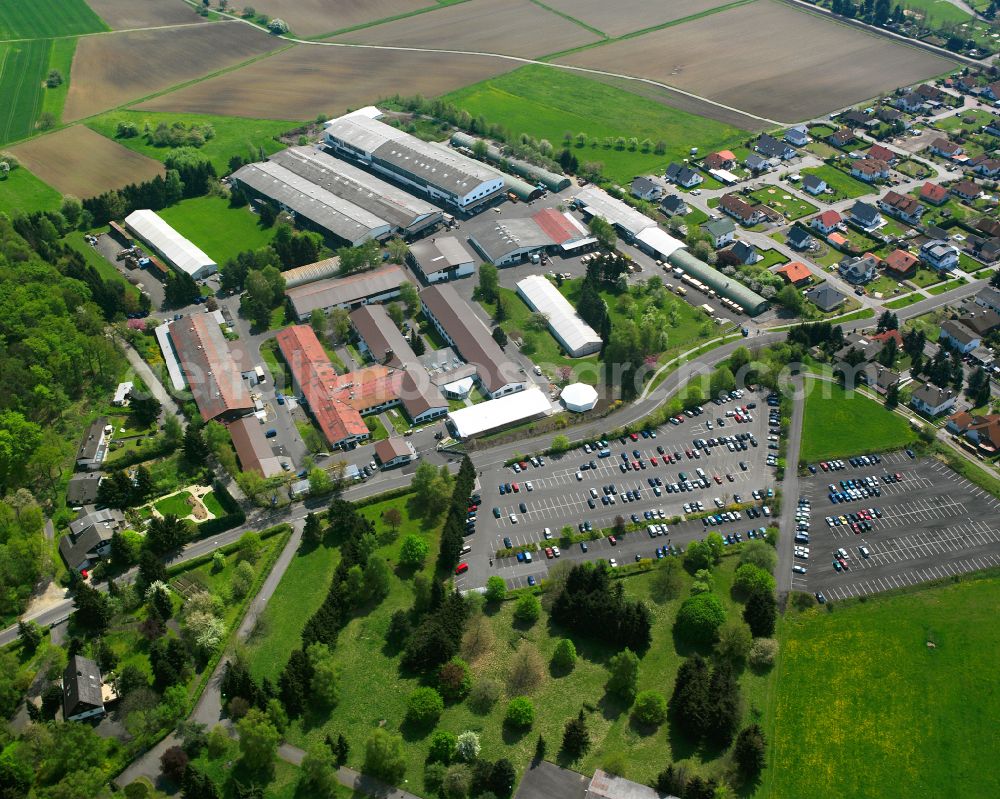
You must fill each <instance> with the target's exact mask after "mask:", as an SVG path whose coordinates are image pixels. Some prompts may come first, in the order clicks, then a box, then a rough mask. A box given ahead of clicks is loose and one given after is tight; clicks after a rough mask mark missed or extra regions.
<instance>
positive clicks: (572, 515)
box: [457, 392, 777, 588]
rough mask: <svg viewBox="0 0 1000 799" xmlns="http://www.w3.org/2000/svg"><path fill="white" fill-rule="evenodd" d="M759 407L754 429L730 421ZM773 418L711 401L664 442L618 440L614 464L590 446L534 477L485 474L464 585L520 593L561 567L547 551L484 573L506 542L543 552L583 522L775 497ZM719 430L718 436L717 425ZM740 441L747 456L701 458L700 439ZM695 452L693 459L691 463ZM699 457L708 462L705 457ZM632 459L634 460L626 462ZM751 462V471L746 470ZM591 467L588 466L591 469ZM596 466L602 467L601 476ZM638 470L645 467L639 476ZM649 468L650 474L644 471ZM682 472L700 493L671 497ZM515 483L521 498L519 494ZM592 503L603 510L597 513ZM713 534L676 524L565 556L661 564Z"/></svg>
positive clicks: (713, 452)
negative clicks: (672, 548) (502, 584)
mask: <svg viewBox="0 0 1000 799" xmlns="http://www.w3.org/2000/svg"><path fill="white" fill-rule="evenodd" d="M749 403H755V405H756V407H755V408H751V409H749V415H750V417H752V420H751V421H746V422H744V423H738V422H736V421H735V418H734V417H733V416H729V417H727V416H726V413H727V411H728V412H730V413H733V412H734V411H735V409H736V408H737V407H738V406H743V405H749ZM769 410H770V408H769V407H768V405H767V404H766V402H765V395H763V394H757V393H753V394H752V393H750V392H747V393H745V394H744V396H743V397H742V398H739V399H737V400H733V401H729V402H727V403H724V404H723V405H715V404H714V403H711V402H709V403H707V404H706V405H705V406H704V413H702V414H701V415H700V416H694V417H687V416H685V417H683V418H684V421H683V422H681V423H679V424H677V425H672V424H666V425H663V426H662V427H660V428H657V429H656V430H655V431H654V432H655V433H656V437H655V438H653V437H649V438H643V437H642V436H641V435H637V438H636V439H635V440H632V439H631V438H630V437H626V439H625V443H622V442H621V441H620V440H619V439H613V440H609V441H608V446H607V450H608V454H607V455H606V456H605V457H601V456H600V454H599V451H594V452H590V453H587V452H585V451H584V449H583V448H576V449H574V450H572V451H570V452H567V453H565V454H563V455H561V456H560V457H558V458H545V459H544V465H543V466H541V467H534V466H530V465H529V466H528V468H527V470H526V471H523V472H520V473H515V472H514V471H513V469H512V468H509V467H498V468H496V469H493V470H490V471H488V472H485V473H484V474H483V475H481V477H480V482H481V485H482V491H481V499H482V501H481V503H480V505H479V512H478V519H477V523H476V532H475V533H474V534H473V535H471V536H469V537H468V538H467V539H466V543H467V544H469V545H470V546H472V547H473V551H472V552H471V553H469V555H468V557H467V560H468V561H469V564H470V571H469V572H467V573H466V574H464V575H461V576H460V577H459V578H458V581H457V582H458V583H459V587H460V588H461V587H463V586H464V587H472V586H477V585H482V584H483V583H484V582H485V579H486V577H488V576H489V575H491V574H497V573H499V574H501V575H502V576H504V577H505V578H506V579H507V582H508V584H510V585H512V586H517V585H523V584H524V582H525V581H526V579H527V577H528V576H529V575H531V576H534V577H535V578H536V579H540V578H541V577H543V576H544V575H545V573H546V572H547V570H548V565H551V564H552V563H553V562H554V560H548V559H546V556H545V554H544V552H536V553H534V554H533V561H532V562H531V563H519V562H518V561H517V560H516V559H514V558H512V557H507V558H500V559H495V558H494V563H493V565H492V566H489V567H487V569H485V570H483V569H482V567H483V566H486V564H485V563H483V562H482V561H486V560H487V558H488V557H493V555H494V553H495V552H496V551H498V550H500V549H504V548H506V542H505V540H504V539H508V540H509V541H510V543H511V545H512V546H513V547H515V548H516V547H521V546H524V545H526V544H532V543H538V544H541V543H542V542H544V541H545V529H546V528H548V529H549V531H550V532H551V535H552V537H553V540H556V539H558V538H559V536H560V535H561V531H562V528H563V527H564V526H569V527H571V528H572V529H573V532H574V533H577V532H578V530H579V525H580V524H583V523H586V522H589V523H590V525H591V527H592V528H593V529H595V530H598V529H602V528H610V527H612V526H613V525H614V523H615V519H616V518H617V517H618V516H622V517H624V518H625V520H626V521H627V522H633V521H634V519H633V518H632V516H633V514H634V515H635V517H637V518H638V519H639V523H641V524H642V525H644V526H645V525H647V524H652V523H655V522H657V521H658V520H657V519H650V520H647V519H646V518H645V517H644V515H645V513H646V512H647V511H659V510H662V511H663V515H664V516H665V517H667V518H669V517H672V516H682V517H683V516H685V511H684V508H683V506H684V504H685V503H691V502H696V501H700V502H701V503H702V504H703V505H704V510H705V511H706V512H707V511H710V510H717V503H715V501H714V500H715V499H716V498H718V499H719V500H720V502H721V503H722V504H723V505H731V504H733V503H734V502H737V501H740V502H745V503H752V502H754V499H753V497H752V492H753V491H755V490H759V491H761V492H764V493H765V494H766V491H767V489H769V488H770V489H772V490H773V489H774V488H775V485H774V471H773V469H771V468H769V467H768V466H767V464H766V461H767V457H768V455H772V456H776V455H777V452H776V450H775V449H769V447H768V445H769V444H772V443H774V444H775V446H776V442H772V441H770V440H769V438H768V436H769V435H771V434H772V433H771V432H770V431H769V426H768V412H769ZM720 419H721V420H722V421H723V426H722V427H719V425H718V421H719V420H720ZM709 422H711V425H712V426H711V429H710V428H709V427H708V424H709ZM738 435H744V436H745V437H746V440H744V441H743V442H742V444H743V445H744V446H746V449H745V450H743V449H742V448H739V449H737V448H736V446H735V445H734V449H735V451H730V450H729V448H728V446H727V445H726V444H719V445H716V446H709V447H707V448H702V449H700V450H699V449H698V448H697V447H695V446H694V443H693V442H694V440H695V439H704V440H706V442H707V441H708V440H709V439H712V438H718V437H721V436H738ZM750 435H752V436H753V437H754V438H755V439H756V441H757V446H756V447H755V446H753V445H752V442H751V441H750V439H749V436H750ZM773 435H777V433H776V432H775V433H773ZM661 448H662V450H663V453H664V454H666V455H667V456H668V458H670V457H672V458H673V459H674V461H675V462H673V463H670V462H665V461H664V454H661V453H660V451H659V450H660V449H661ZM636 452H638V456H637V455H636ZM688 452H690V453H691V455H690V456H689V455H688V454H687V453H688ZM696 452H697V453H698V455H699V457H695V453H696ZM623 454H624V455H625V456H626V459H623V458H622V455H623ZM678 455H679V456H680V457H679V458H677V456H678ZM654 459H655V463H654ZM741 462H742V463H743V464H744V465H745V467H746V468H741V466H740V463H741ZM626 463H627V471H624V472H623V471H622V465H624V464H626ZM584 464H586V466H587V468H583V467H584ZM591 464H593V466H594V467H595V468H591ZM633 464H640V465H639V467H638V469H636V468H635V466H634V465H633ZM642 464H644V465H645V468H642ZM698 469H701V470H703V472H704V474H705V480H707V481H708V486H707V487H702V486H701V485H699V484H697V483H695V481H698V480H699V479H700V477H699V475H698V471H697V470H698ZM682 472H683V473H684V474H685V476H686V477H687V479H688V481H689V482H691V483H692V484H693V486H694V487H693V488H692V490H686V491H676V492H672V491H669V490H668V485H669V484H675V483H677V484H679V483H680V480H681V478H680V474H681V473H682ZM578 475H579V477H578ZM657 478H659V480H660V482H661V483H662V484H663V485H662V486H657V487H656V490H654V487H653V486H650V484H649V481H650V480H651V479H652V480H653V481H654V482H655V481H656V479H657ZM515 483H516V484H517V491H514V488H513V487H514V484H515ZM501 484H503V485H505V486H506V485H507V484H509V485H510V486H511V488H510V490H509V491H508V490H506V488H505V489H504V493H503V494H501V493H500V490H501V489H500V486H501ZM529 484H530V488H529ZM611 486H614V491H613V493H612V492H611V491H610V489H611ZM679 487H680V486H679V485H678V488H679ZM657 490H658V491H659V495H657V493H656V491H657ZM630 491H631V492H636V491H638V494H639V497H638V499H634V500H632V501H629V500H628V499H627V496H628V492H630ZM595 494H596V496H594V495H595ZM734 495H735V496H736V497H739V500H737V499H735V498H734ZM604 498H606V502H605V499H604ZM522 503H524V505H523V507H524V510H522ZM590 504H593V506H594V507H590ZM756 504H757V506H758V507H760V506H762V505H763V504H766V497H765V499H764V500H763V501H761V502H758V503H756ZM494 509H496V510H495V511H494ZM497 514H499V516H497ZM513 519H516V521H514V520H513ZM767 523H768V519H767V518H766V517H763V516H761V517H760V518H756V519H752V518H748V516H747V515H746V513H744V514H743V518H742V519H741V520H740V521H738V522H733V523H731V524H722V525H719V526H713V527H711V528H709V529H712V530H717V531H718V532H720V533H722V534H723V535H725V534H727V533H735V532H736V531H740V532H742V533H745V532H746V531H747V530H748V529H751V528H757V527H761V526H766V524H767ZM705 533H706V527H705V525H704V523H703V522H702V521H701V520H700V519H699V520H697V521H690V522H682V523H681V524H680V525H673V526H671V527H670V529H669V531H668V533H667V534H666V536H660V537H657V538H655V539H651V538H650V537H649V535H648V533H647V532H646V530H645V529H643V530H642V531H639V532H632V533H629V534H628V535H627V536H625V538H624V539H623V540H622V541H621V542H620V543H619V544H618V545H617V546H616V547H612V546H611V544H610V542H609V541H608V539H607V538H603V539H599V540H596V541H589V542H587V543H588V551H587V552H583V551H582V549H581V548H580V546H579V544H574V545H573V546H572V547H569V548H568V550H571V551H565V550H564V551H563V552H562V553H561V554H562V557H563V558H570V559H592V560H593V559H597V558H602V557H603V558H608V557H616V559H617V560H618V562H619V563H622V562H625V561H631V560H634V557H635V554H636V553H639V554H640V555H641V556H642V557H655V549H656V548H657V547H658V546H662V545H664V544H666V543H667V539H668V538H669V540H670V542H671V544H672V545H677V546H683V545H684V544H686V543H687V542H689V541H692V540H694V539H696V538H701V537H703V536H704V535H705ZM549 543H551V542H549Z"/></svg>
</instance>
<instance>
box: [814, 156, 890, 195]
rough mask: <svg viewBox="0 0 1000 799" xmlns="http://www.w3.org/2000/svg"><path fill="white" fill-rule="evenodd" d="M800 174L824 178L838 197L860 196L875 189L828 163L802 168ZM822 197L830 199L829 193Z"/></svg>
mask: <svg viewBox="0 0 1000 799" xmlns="http://www.w3.org/2000/svg"><path fill="white" fill-rule="evenodd" d="M802 174H803V175H815V176H816V177H818V178H820V179H821V180H825V181H826V185H827V186H828V187H829V188H830V189H832V190H833V191H834V192H835V193H836V195H837V198H838V199H839V198H844V197H862V196H864V195H865V194H871V193H872V192H873V191H875V189H873V188H872V187H871V186H869V185H868V184H867V183H862V182H861V181H860V180H855V179H854V178H852V177H851V176H850V175H848V174H847V173H846V172H841V171H840V170H839V169H835V168H834V167H832V166H829V165H828V164H824V165H823V166H815V167H810V168H809V169H803V170H802ZM824 197H825V199H826V200H827V201H830V199H831V198H830V195H829V194H827V195H824Z"/></svg>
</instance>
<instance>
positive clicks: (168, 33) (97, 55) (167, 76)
mask: <svg viewBox="0 0 1000 799" xmlns="http://www.w3.org/2000/svg"><path fill="white" fill-rule="evenodd" d="M281 44H282V43H281V42H280V41H278V40H276V39H274V38H272V37H270V36H268V34H266V33H264V32H263V31H260V30H257V29H255V28H253V27H251V26H250V25H244V24H242V23H239V22H219V23H215V24H213V25H194V26H191V27H184V28H166V29H162V30H149V31H133V32H126V33H118V34H115V35H113V36H91V37H87V38H84V39H81V40H80V42H79V44H78V45H77V48H76V57H75V58H74V59H73V71H72V73H71V76H70V87H69V94H68V96H67V98H66V107H65V110H64V114H63V116H64V119H66V120H67V121H72V120H75V119H80V118H81V117H88V116H91V115H93V114H97V113H100V112H101V111H106V110H107V109H109V108H114V107H115V106H118V105H121V104H123V103H126V102H128V101H130V100H137V99H140V98H142V97H146V96H148V95H150V94H153V93H155V92H159V91H163V90H164V89H169V88H170V87H171V86H176V85H177V84H179V83H183V82H185V81H189V80H195V79H197V78H200V77H202V76H204V75H208V74H211V73H213V72H215V71H217V70H220V69H224V68H226V67H231V66H233V65H235V64H239V63H240V62H241V61H246V60H247V59H250V58H254V57H255V56H259V55H262V54H263V53H266V52H268V51H270V50H274V49H275V48H277V47H280V46H281ZM305 82H307V83H308V81H305Z"/></svg>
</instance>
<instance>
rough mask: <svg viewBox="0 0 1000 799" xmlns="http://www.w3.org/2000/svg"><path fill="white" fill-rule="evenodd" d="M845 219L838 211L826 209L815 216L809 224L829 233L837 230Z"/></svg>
mask: <svg viewBox="0 0 1000 799" xmlns="http://www.w3.org/2000/svg"><path fill="white" fill-rule="evenodd" d="M843 222H844V220H843V217H841V215H840V214H839V213H837V212H836V211H824V212H823V213H821V214H820V215H819V216H814V217H813V218H812V219H811V220H810V222H809V226H810V227H812V228H815V229H816V230H818V231H819V232H820V233H822V234H824V235H827V234H829V233H832V232H833V231H834V230H837V228H839V227H840V226H841V225H842V224H843Z"/></svg>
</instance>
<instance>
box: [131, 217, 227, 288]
mask: <svg viewBox="0 0 1000 799" xmlns="http://www.w3.org/2000/svg"><path fill="white" fill-rule="evenodd" d="M125 225H126V227H128V229H129V230H131V231H132V232H133V233H134V234H135V235H136V236H137V237H138V238H139V239H140V240H141V241H142V242H143V243H144V244H147V245H148V246H149V247H150V248H151V249H152V250H153V251H154V252H155V253H156V254H157V255H159V256H160V257H161V258H163V259H164V260H165V261H166V262H167V263H168V264H170V266H172V267H173V268H174V269H176V270H178V271H179V272H184V273H185V274H187V275H190V276H191V277H192V278H194V279H195V280H204V279H205V278H206V277H208V276H209V275H212V274H215V272H217V271H218V269H219V267H218V265H217V264H216V263H215V261H213V260H212V259H211V258H209V257H208V256H207V255H205V253H203V252H202V251H201V250H200V249H199V248H198V247H197V246H195V245H194V244H192V243H191V242H190V241H188V240H187V239H186V238H184V237H183V236H182V235H181V234H180V233H178V232H177V231H176V230H174V229H173V228H172V227H171V226H170V225H168V224H167V223H166V221H164V220H163V219H161V218H160V216H159V215H158V214H157V213H156V212H155V211H150V210H141V211H133V212H132V213H131V214H129V215H128V216H127V217H125Z"/></svg>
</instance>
